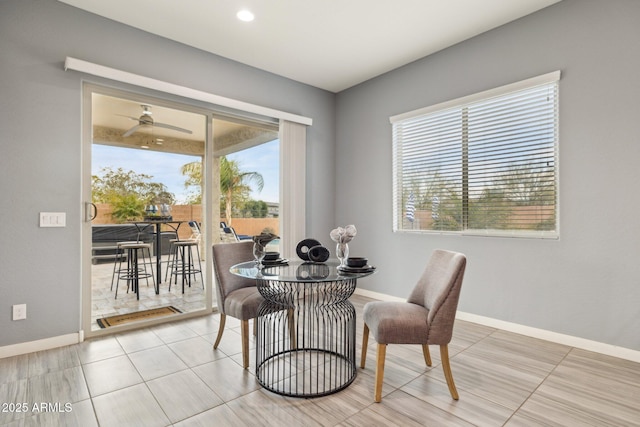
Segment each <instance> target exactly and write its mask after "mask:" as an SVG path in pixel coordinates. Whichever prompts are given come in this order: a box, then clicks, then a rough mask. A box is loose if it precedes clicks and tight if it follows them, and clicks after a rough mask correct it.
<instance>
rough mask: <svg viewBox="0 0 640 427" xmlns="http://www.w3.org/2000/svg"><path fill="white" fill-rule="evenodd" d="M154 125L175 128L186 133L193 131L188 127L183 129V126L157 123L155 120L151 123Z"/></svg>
mask: <svg viewBox="0 0 640 427" xmlns="http://www.w3.org/2000/svg"><path fill="white" fill-rule="evenodd" d="M153 125H154V126H157V127H159V128H165V129H172V130H177V131H178V132H184V133H188V134H192V133H193V132H191V131H190V130H189V129H184V128H180V127H178V126H173V125H168V124H166V123H158V122H155V123H154V124H153Z"/></svg>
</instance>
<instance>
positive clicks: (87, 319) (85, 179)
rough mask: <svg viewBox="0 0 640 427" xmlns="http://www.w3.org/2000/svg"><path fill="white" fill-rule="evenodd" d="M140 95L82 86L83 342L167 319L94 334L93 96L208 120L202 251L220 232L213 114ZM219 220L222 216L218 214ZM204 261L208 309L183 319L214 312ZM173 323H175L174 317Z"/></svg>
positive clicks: (206, 258)
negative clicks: (132, 100) (92, 253)
mask: <svg viewBox="0 0 640 427" xmlns="http://www.w3.org/2000/svg"><path fill="white" fill-rule="evenodd" d="M142 92H143V91H140V92H132V91H127V90H121V89H115V88H112V87H108V86H104V85H100V84H95V83H89V82H83V86H82V139H81V141H82V147H81V149H82V201H83V210H84V212H83V214H82V215H81V217H82V227H81V262H82V267H81V304H82V306H81V313H82V314H81V322H80V323H81V325H80V326H81V327H80V334H81V340H83V339H84V337H94V336H100V335H108V334H112V333H117V332H120V331H125V330H131V329H137V328H140V327H141V326H148V325H153V324H159V323H164V322H166V321H167V319H166V318H165V319H157V320H149V321H141V322H135V323H131V324H129V325H122V326H116V327H111V328H106V329H100V330H92V319H91V311H92V277H91V276H92V273H91V265H92V264H91V257H92V256H91V247H92V229H91V218H92V215H93V213H92V209H93V206H92V203H91V200H92V199H91V175H92V174H91V165H92V144H93V137H92V133H93V132H92V115H93V108H92V95H93V94H94V93H98V94H102V95H107V96H112V97H117V98H122V99H135V100H136V102H137V101H143V102H147V103H149V104H151V105H159V106H163V107H167V108H172V109H176V110H184V111H188V112H192V113H195V114H200V115H203V116H204V117H205V126H206V129H205V141H204V154H203V171H204V176H203V180H204V182H203V187H202V232H203V240H204V243H203V248H204V249H205V250H206V248H210V247H211V246H212V244H213V230H214V229H215V230H216V231H217V229H218V228H217V227H214V225H215V224H214V223H213V220H215V218H214V211H213V200H215V197H214V196H215V194H214V191H215V190H214V188H213V187H214V185H213V184H211V185H205V183H212V182H213V172H214V171H213V169H214V166H213V165H214V161H213V136H212V135H213V130H212V126H213V125H212V123H213V113H212V111H211V110H209V109H205V108H202V107H195V106H193V105H190V104H187V103H184V102H180V101H175V100H168V99H165V98H158V97H155V96H152V95H147V94H144V93H142ZM218 216H219V214H218ZM201 256H202V258H203V263H202V268H203V269H204V281H205V301H204V302H205V305H204V307H203V308H202V309H200V310H195V311H190V312H188V313H184V314H182V315H180V316H181V318H189V317H195V316H201V315H203V314H207V313H211V312H212V310H213V306H214V305H213V298H212V296H213V267H212V263H211V255H210V253H209V251H206V252H205V253H202V254H201ZM171 320H175V317H172V319H171Z"/></svg>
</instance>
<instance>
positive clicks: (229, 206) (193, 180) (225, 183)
mask: <svg viewBox="0 0 640 427" xmlns="http://www.w3.org/2000/svg"><path fill="white" fill-rule="evenodd" d="M181 171H182V174H183V175H186V176H187V180H186V181H185V187H186V188H189V187H191V186H200V187H201V185H202V184H201V183H202V163H200V162H191V163H187V164H186V165H184V166H183V167H182V168H181ZM252 183H253V184H255V185H256V187H257V189H258V191H262V188H263V187H264V178H263V177H262V175H261V174H260V173H258V172H243V171H241V170H240V164H239V163H238V162H237V161H236V160H228V159H227V158H226V157H225V156H222V157H220V198H221V199H220V204H221V209H220V210H221V211H222V210H224V212H225V219H226V221H227V224H228V225H231V222H232V217H233V215H234V211H233V208H234V207H235V208H236V209H237V210H239V208H240V207H241V206H242V205H243V204H244V203H245V202H247V201H248V200H249V194H250V192H251V185H250V184H252ZM201 193H202V191H200V194H201Z"/></svg>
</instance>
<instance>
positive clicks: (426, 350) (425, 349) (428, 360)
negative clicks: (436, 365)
mask: <svg viewBox="0 0 640 427" xmlns="http://www.w3.org/2000/svg"><path fill="white" fill-rule="evenodd" d="M422 354H423V355H424V363H426V364H427V366H431V353H429V345H428V344H422Z"/></svg>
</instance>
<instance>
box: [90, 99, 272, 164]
mask: <svg viewBox="0 0 640 427" xmlns="http://www.w3.org/2000/svg"><path fill="white" fill-rule="evenodd" d="M91 100H92V102H91V104H92V107H91V121H92V140H93V142H94V143H96V144H103V145H112V146H116V147H124V148H136V149H148V150H152V151H162V152H167V153H176V154H188V155H194V156H202V155H204V145H205V144H204V142H205V132H206V128H207V126H206V117H205V116H204V115H202V114H198V113H194V112H190V111H185V110H183V109H181V108H180V106H178V105H176V106H175V107H176V108H172V106H171V105H169V104H167V102H166V101H159V100H155V101H156V102H154V100H153V99H150V98H146V97H145V98H137V99H136V98H135V95H129V96H124V95H123V96H109V95H106V94H101V93H97V92H95V93H93V94H92V97H91ZM143 105H145V106H147V109H148V110H149V113H150V114H149V115H150V116H151V118H152V119H153V121H154V123H160V124H167V125H172V126H178V127H180V128H183V129H187V130H189V131H191V133H186V132H181V131H178V130H173V129H167V128H163V127H160V126H149V125H146V126H141V127H140V128H138V129H136V131H135V132H133V133H132V134H131V135H128V136H125V134H126V133H127V131H128V130H129V129H131V128H132V127H133V126H136V125H138V124H139V121H138V119H139V118H140V117H141V116H143ZM211 128H212V134H213V135H212V136H213V140H214V141H215V144H214V148H215V152H214V154H215V155H217V156H223V155H226V154H229V153H232V152H234V151H239V150H242V149H245V148H249V147H253V146H256V145H259V144H262V143H264V142H268V141H272V140H274V139H276V138H277V137H278V132H277V128H276V129H273V128H271V127H269V126H268V125H266V124H258V123H247V122H243V121H242V120H238V119H232V118H230V117H229V118H221V117H215V118H214V119H213V124H212V127H211Z"/></svg>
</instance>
